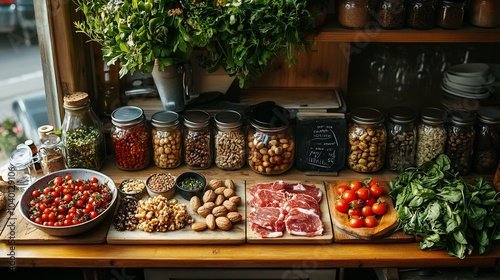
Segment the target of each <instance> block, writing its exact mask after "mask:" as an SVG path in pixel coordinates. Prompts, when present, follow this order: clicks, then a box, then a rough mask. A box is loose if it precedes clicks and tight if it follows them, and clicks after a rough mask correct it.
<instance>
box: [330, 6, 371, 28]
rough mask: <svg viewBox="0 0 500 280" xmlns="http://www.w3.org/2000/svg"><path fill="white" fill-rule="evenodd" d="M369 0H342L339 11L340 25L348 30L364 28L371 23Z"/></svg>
mask: <svg viewBox="0 0 500 280" xmlns="http://www.w3.org/2000/svg"><path fill="white" fill-rule="evenodd" d="M370 19H371V16H370V9H369V7H368V0H342V1H340V4H339V9H338V20H339V23H340V24H341V25H342V26H344V27H348V28H363V27H365V26H366V25H367V24H368V22H369V21H370Z"/></svg>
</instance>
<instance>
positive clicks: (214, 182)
mask: <svg viewBox="0 0 500 280" xmlns="http://www.w3.org/2000/svg"><path fill="white" fill-rule="evenodd" d="M222 186H223V183H222V180H218V179H212V180H210V182H208V187H209V188H210V189H211V190H216V189H217V188H219V187H222Z"/></svg>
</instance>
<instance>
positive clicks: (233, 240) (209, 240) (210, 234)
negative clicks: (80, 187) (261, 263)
mask: <svg viewBox="0 0 500 280" xmlns="http://www.w3.org/2000/svg"><path fill="white" fill-rule="evenodd" d="M207 181H210V180H209V178H207ZM233 182H234V184H235V186H236V194H237V195H239V196H240V197H241V199H242V201H245V181H244V180H233ZM147 197H148V195H147V194H145V197H144V198H146V199H147ZM144 198H143V199H144ZM174 198H176V199H177V200H178V201H179V203H182V204H186V205H187V206H189V201H187V200H185V199H184V198H182V196H180V194H176V195H175V196H174ZM117 209H118V207H117ZM188 211H189V214H190V215H191V217H193V218H194V219H195V222H203V221H205V218H203V217H201V216H200V215H198V214H196V213H194V212H193V211H192V210H191V209H190V208H189V207H188ZM238 212H240V213H241V214H242V216H243V220H242V221H241V222H239V223H237V224H234V225H233V227H232V228H231V230H229V231H223V230H220V229H216V230H209V229H206V230H204V231H202V232H195V231H193V230H192V229H191V226H190V225H189V226H187V227H185V228H183V229H180V230H175V231H167V232H145V231H142V230H139V229H135V230H133V231H118V230H116V229H115V228H114V226H113V224H110V225H109V228H108V235H107V237H106V240H107V242H108V243H109V244H241V243H245V235H246V233H245V215H244V213H245V204H244V203H242V204H241V205H240V206H238Z"/></svg>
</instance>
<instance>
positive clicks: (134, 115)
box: [111, 106, 144, 125]
mask: <svg viewBox="0 0 500 280" xmlns="http://www.w3.org/2000/svg"><path fill="white" fill-rule="evenodd" d="M143 119H144V110H142V109H141V108H139V107H137V106H123V107H120V108H118V109H115V110H114V111H113V113H111V122H112V123H113V124H114V125H134V124H138V123H140V122H141V121H142V120H143Z"/></svg>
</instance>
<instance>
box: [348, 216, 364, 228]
mask: <svg viewBox="0 0 500 280" xmlns="http://www.w3.org/2000/svg"><path fill="white" fill-rule="evenodd" d="M349 225H350V226H351V227H352V228H360V227H363V225H364V221H363V219H362V218H360V217H351V218H350V219H349Z"/></svg>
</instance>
